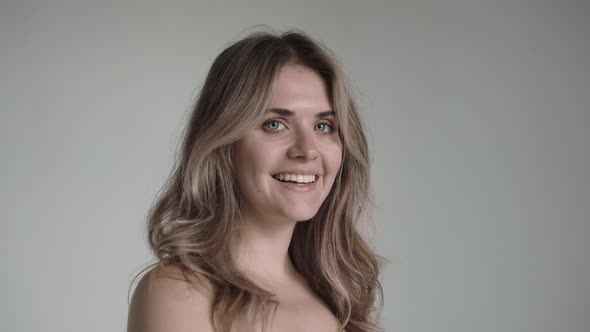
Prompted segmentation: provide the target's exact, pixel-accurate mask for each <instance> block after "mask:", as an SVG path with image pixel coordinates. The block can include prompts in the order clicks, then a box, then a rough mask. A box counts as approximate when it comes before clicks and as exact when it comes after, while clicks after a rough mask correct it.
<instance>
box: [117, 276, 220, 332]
mask: <svg viewBox="0 0 590 332" xmlns="http://www.w3.org/2000/svg"><path fill="white" fill-rule="evenodd" d="M193 285H194V284H191V283H189V282H188V281H186V280H185V278H184V276H183V275H182V272H181V270H180V268H179V267H176V266H166V267H163V266H158V267H156V268H154V269H152V270H151V271H150V272H148V273H146V274H145V275H144V276H143V277H142V278H141V280H140V281H139V283H138V284H137V287H136V288H135V291H134V293H133V297H132V299H131V303H130V306H129V317H128V322H127V332H164V331H167V332H188V331H205V332H207V331H211V332H212V331H213V325H212V323H211V318H210V316H211V304H212V296H211V294H212V292H211V287H210V284H205V285H202V286H197V287H195V286H193Z"/></svg>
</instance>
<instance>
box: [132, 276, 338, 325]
mask: <svg viewBox="0 0 590 332" xmlns="http://www.w3.org/2000/svg"><path fill="white" fill-rule="evenodd" d="M182 278H183V277H182V274H181V272H180V269H179V268H178V267H175V266H167V267H158V268H156V269H154V270H152V271H150V272H149V273H147V274H146V275H145V276H144V277H143V278H142V279H141V280H140V282H139V284H138V286H137V288H136V290H135V293H134V295H133V299H132V301H131V306H130V309H129V320H128V326H127V332H163V331H170V332H189V331H202V332H213V324H212V322H211V318H210V317H211V307H212V303H213V302H212V301H213V295H212V292H211V291H210V290H208V289H207V287H210V285H209V284H207V285H206V286H205V287H199V288H198V289H194V288H192V287H189V286H188V283H187V282H186V281H181V280H178V279H182ZM259 284H260V286H263V285H262V284H263V283H262V282H260V283H259ZM264 287H265V288H266V289H268V290H269V291H271V292H273V293H275V294H276V295H277V299H278V300H279V302H280V304H279V306H278V307H277V310H276V312H275V315H274V317H273V318H272V322H271V326H270V331H271V332H279V331H280V332H303V331H310V332H314V331H317V332H328V331H330V332H337V331H339V329H338V321H337V320H336V317H335V316H334V315H333V313H332V312H331V311H330V309H329V308H328V307H327V305H326V304H325V303H323V302H322V301H321V299H320V298H319V297H317V295H316V294H315V293H314V292H313V291H312V290H311V289H310V288H309V287H308V286H307V284H306V283H305V281H304V280H303V278H301V277H297V278H296V279H294V280H290V281H288V282H287V283H283V284H281V283H277V282H274V283H272V285H271V284H269V283H264ZM244 327H245V324H244V322H243V321H240V320H238V321H237V322H235V323H234V325H233V326H232V332H242V331H244V330H245V329H244Z"/></svg>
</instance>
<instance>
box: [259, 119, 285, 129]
mask: <svg viewBox="0 0 590 332" xmlns="http://www.w3.org/2000/svg"><path fill="white" fill-rule="evenodd" d="M263 126H264V128H266V129H268V130H270V131H277V130H279V129H281V128H280V126H283V127H284V126H285V125H283V124H282V123H281V122H280V121H277V120H271V121H268V122H265V123H264V125H263Z"/></svg>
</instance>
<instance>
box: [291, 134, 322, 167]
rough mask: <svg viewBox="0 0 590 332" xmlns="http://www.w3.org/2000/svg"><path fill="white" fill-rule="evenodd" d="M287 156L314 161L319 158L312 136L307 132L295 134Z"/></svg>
mask: <svg viewBox="0 0 590 332" xmlns="http://www.w3.org/2000/svg"><path fill="white" fill-rule="evenodd" d="M287 155H288V156H289V158H304V159H309V160H315V159H316V158H317V157H318V156H319V151H318V147H317V145H316V141H315V137H314V134H313V133H308V132H299V133H296V134H295V137H294V139H293V143H292V144H291V146H290V147H289V150H288V151H287Z"/></svg>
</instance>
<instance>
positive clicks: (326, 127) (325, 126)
mask: <svg viewBox="0 0 590 332" xmlns="http://www.w3.org/2000/svg"><path fill="white" fill-rule="evenodd" d="M315 127H316V128H317V129H318V131H320V132H322V133H329V132H333V131H334V130H335V128H334V126H332V125H331V124H330V123H329V122H320V123H318V124H317V125H316V126H315Z"/></svg>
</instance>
